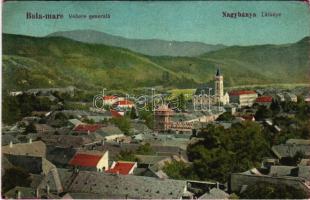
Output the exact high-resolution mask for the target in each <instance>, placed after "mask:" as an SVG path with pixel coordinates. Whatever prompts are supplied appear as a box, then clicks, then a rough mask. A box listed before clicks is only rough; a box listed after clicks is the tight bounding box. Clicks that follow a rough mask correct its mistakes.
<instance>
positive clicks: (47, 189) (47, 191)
mask: <svg viewBox="0 0 310 200" xmlns="http://www.w3.org/2000/svg"><path fill="white" fill-rule="evenodd" d="M49 194H50V186H49V185H48V184H46V195H49Z"/></svg>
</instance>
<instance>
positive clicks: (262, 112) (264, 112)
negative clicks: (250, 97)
mask: <svg viewBox="0 0 310 200" xmlns="http://www.w3.org/2000/svg"><path fill="white" fill-rule="evenodd" d="M271 116H272V112H271V110H270V109H268V108H267V107H266V106H259V107H258V110H257V111H256V113H255V119H256V120H258V121H260V120H264V119H267V118H270V117H271Z"/></svg>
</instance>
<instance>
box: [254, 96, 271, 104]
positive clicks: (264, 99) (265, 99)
mask: <svg viewBox="0 0 310 200" xmlns="http://www.w3.org/2000/svg"><path fill="white" fill-rule="evenodd" d="M256 102H257V103H271V102H272V97H271V96H261V97H257V98H256Z"/></svg>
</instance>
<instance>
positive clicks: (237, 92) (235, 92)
mask: <svg viewBox="0 0 310 200" xmlns="http://www.w3.org/2000/svg"><path fill="white" fill-rule="evenodd" d="M247 94H256V92H255V91H253V90H238V91H232V92H229V96H240V95H247Z"/></svg>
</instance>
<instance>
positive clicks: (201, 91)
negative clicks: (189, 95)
mask: <svg viewBox="0 0 310 200" xmlns="http://www.w3.org/2000/svg"><path fill="white" fill-rule="evenodd" d="M223 80H224V77H223V75H222V74H221V73H220V69H217V71H216V74H215V76H214V84H209V85H204V86H203V87H200V88H197V90H196V92H195V94H194V95H193V104H194V108H203V109H210V107H211V106H222V105H226V104H228V103H229V95H228V93H227V92H226V93H225V94H224V83H223Z"/></svg>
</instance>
